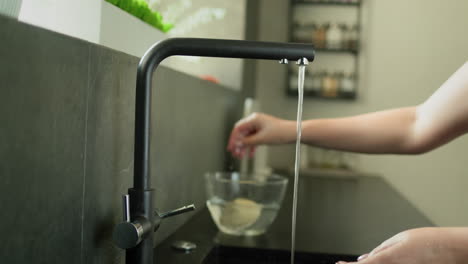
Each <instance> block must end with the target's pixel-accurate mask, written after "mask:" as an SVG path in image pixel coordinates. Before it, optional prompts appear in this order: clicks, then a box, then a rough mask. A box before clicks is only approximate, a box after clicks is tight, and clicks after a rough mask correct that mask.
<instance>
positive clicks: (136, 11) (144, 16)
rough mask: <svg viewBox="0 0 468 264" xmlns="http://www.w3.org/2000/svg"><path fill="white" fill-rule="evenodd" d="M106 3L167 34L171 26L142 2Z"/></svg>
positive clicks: (141, 0) (110, 0) (128, 0)
mask: <svg viewBox="0 0 468 264" xmlns="http://www.w3.org/2000/svg"><path fill="white" fill-rule="evenodd" d="M106 1H107V2H109V3H111V4H113V5H115V6H117V7H119V8H120V9H122V10H125V11H126V12H128V13H130V14H132V15H134V16H136V17H138V18H139V19H141V20H143V21H145V22H146V23H148V24H150V25H151V26H153V27H155V28H157V29H159V30H161V31H162V32H168V31H169V30H170V29H171V28H172V27H173V25H172V24H170V23H166V22H164V20H163V17H162V15H161V14H160V13H159V12H155V11H153V10H151V8H149V6H148V3H146V1H144V0H106Z"/></svg>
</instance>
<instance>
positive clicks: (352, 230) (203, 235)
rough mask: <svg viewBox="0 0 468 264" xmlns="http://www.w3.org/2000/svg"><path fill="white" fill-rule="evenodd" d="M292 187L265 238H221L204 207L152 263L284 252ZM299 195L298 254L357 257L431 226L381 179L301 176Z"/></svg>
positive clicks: (163, 245) (288, 239) (287, 242)
mask: <svg viewBox="0 0 468 264" xmlns="http://www.w3.org/2000/svg"><path fill="white" fill-rule="evenodd" d="M286 174H288V173H286ZM292 182H293V181H292V179H291V180H290V183H289V186H288V190H287V193H286V196H285V199H284V201H283V205H282V208H281V209H280V211H279V213H278V216H277V219H276V220H275V222H274V223H273V224H272V226H271V227H270V229H269V231H268V232H267V233H266V234H264V235H261V236H254V237H235V236H229V235H225V234H222V233H220V232H218V230H217V228H216V226H215V224H214V223H213V221H212V220H211V217H210V215H209V212H208V210H207V209H206V208H205V209H202V210H200V212H198V213H197V215H196V216H194V217H193V218H192V220H191V221H189V222H188V223H187V224H185V225H184V226H183V227H182V228H180V229H179V230H178V231H177V232H175V233H174V234H173V235H172V236H170V237H169V238H168V239H166V240H165V241H163V242H162V243H161V244H160V245H159V246H158V247H157V248H156V249H155V259H156V262H157V263H202V260H203V259H204V258H205V256H206V255H207V254H208V253H209V252H210V251H211V249H212V248H213V247H214V246H216V245H223V246H234V247H247V248H261V249H279V250H289V249H290V245H291V208H292V188H293V184H292ZM298 195H299V202H298V211H297V212H298V213H297V234H296V248H297V251H302V252H320V253H337V254H350V255H359V254H362V253H366V252H368V251H369V250H371V249H372V248H374V247H375V246H377V245H378V244H379V243H381V242H383V241H384V240H385V239H387V238H389V237H391V236H393V235H395V234H396V233H398V232H400V231H403V230H406V229H410V228H416V227H423V226H433V223H431V221H430V220H429V219H428V218H427V217H425V216H424V215H423V214H422V213H420V212H419V211H418V210H417V209H416V208H415V207H414V206H413V205H412V204H411V203H409V202H408V201H407V200H406V199H405V198H403V197H402V196H401V195H400V194H399V193H398V192H397V191H396V190H395V189H393V188H392V187H391V186H390V185H389V184H388V183H387V182H386V181H385V180H383V179H382V178H381V177H372V176H361V177H332V176H309V175H307V174H305V175H301V177H300V179H299V193H298ZM169 221H170V220H169ZM163 224H164V223H163ZM177 240H188V241H191V242H195V243H196V244H197V249H196V250H195V251H194V252H192V253H190V254H184V253H179V252H177V251H175V250H173V249H172V248H171V245H172V243H173V242H174V241H177Z"/></svg>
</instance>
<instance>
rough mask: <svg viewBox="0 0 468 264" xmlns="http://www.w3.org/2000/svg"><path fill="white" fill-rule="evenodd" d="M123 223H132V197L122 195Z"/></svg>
mask: <svg viewBox="0 0 468 264" xmlns="http://www.w3.org/2000/svg"><path fill="white" fill-rule="evenodd" d="M122 208H123V221H124V222H130V195H128V194H125V195H122Z"/></svg>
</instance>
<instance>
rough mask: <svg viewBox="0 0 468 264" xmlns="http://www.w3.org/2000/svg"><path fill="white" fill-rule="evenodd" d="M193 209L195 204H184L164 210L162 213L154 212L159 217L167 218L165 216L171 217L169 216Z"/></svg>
mask: <svg viewBox="0 0 468 264" xmlns="http://www.w3.org/2000/svg"><path fill="white" fill-rule="evenodd" d="M195 209H196V208H195V205H194V204H191V205H186V206H183V207H180V208H177V209H174V210H171V211H169V212H164V213H161V214H160V213H158V212H156V214H157V215H158V216H159V217H161V218H167V217H171V216H174V215H178V214H183V213H186V212H190V211H193V210H195Z"/></svg>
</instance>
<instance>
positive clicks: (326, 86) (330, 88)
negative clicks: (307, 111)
mask: <svg viewBox="0 0 468 264" xmlns="http://www.w3.org/2000/svg"><path fill="white" fill-rule="evenodd" d="M322 96H324V97H337V96H338V81H337V80H336V79H335V76H334V75H332V74H330V73H325V76H324V77H323V78H322Z"/></svg>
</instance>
